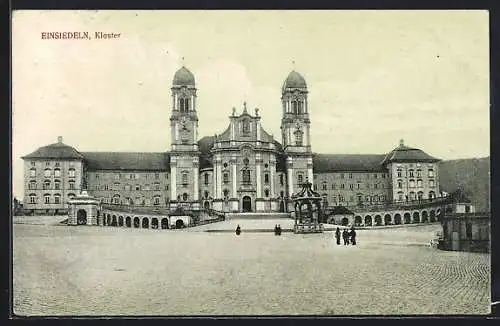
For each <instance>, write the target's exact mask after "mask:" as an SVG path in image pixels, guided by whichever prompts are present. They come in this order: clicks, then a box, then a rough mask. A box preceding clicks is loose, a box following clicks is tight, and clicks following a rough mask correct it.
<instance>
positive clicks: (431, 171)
mask: <svg viewBox="0 0 500 326" xmlns="http://www.w3.org/2000/svg"><path fill="white" fill-rule="evenodd" d="M429 178H434V170H433V169H429Z"/></svg>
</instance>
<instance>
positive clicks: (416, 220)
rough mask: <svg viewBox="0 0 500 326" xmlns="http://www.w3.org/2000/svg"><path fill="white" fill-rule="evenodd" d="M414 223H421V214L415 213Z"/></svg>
mask: <svg viewBox="0 0 500 326" xmlns="http://www.w3.org/2000/svg"><path fill="white" fill-rule="evenodd" d="M413 223H420V214H419V213H418V212H414V213H413Z"/></svg>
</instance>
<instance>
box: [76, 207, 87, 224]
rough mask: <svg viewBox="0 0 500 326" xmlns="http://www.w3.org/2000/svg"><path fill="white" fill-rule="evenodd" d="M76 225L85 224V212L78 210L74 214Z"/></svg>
mask: <svg viewBox="0 0 500 326" xmlns="http://www.w3.org/2000/svg"><path fill="white" fill-rule="evenodd" d="M76 224H77V225H85V224H87V212H86V211H85V210H84V209H79V210H78V212H76Z"/></svg>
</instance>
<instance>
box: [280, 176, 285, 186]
mask: <svg viewBox="0 0 500 326" xmlns="http://www.w3.org/2000/svg"><path fill="white" fill-rule="evenodd" d="M284 184H285V182H284V180H283V174H280V185H284Z"/></svg>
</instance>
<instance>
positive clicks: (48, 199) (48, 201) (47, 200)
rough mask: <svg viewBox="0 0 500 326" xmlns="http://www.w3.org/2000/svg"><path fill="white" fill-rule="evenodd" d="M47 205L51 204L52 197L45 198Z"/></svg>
mask: <svg viewBox="0 0 500 326" xmlns="http://www.w3.org/2000/svg"><path fill="white" fill-rule="evenodd" d="M45 204H50V197H49V196H45Z"/></svg>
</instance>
